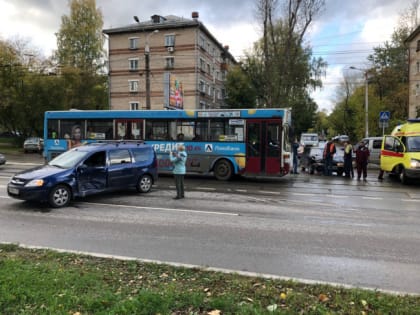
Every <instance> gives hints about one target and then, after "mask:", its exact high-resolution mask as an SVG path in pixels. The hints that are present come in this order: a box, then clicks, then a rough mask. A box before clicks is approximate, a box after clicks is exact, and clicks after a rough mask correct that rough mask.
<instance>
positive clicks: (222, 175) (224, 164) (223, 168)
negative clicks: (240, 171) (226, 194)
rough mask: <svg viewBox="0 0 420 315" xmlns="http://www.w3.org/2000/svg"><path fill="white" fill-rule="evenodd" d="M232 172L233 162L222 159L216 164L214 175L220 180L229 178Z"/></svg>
mask: <svg viewBox="0 0 420 315" xmlns="http://www.w3.org/2000/svg"><path fill="white" fill-rule="evenodd" d="M232 173H233V170H232V164H231V163H230V162H229V161H227V160H220V161H218V162H217V163H216V165H215V166H214V176H215V177H216V178H217V179H218V180H229V179H230V178H231V177H232Z"/></svg>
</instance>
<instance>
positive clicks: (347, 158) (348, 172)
mask: <svg viewBox="0 0 420 315" xmlns="http://www.w3.org/2000/svg"><path fill="white" fill-rule="evenodd" d="M344 174H345V176H346V178H350V177H351V178H353V177H354V172H353V146H352V145H351V144H350V142H348V141H344Z"/></svg>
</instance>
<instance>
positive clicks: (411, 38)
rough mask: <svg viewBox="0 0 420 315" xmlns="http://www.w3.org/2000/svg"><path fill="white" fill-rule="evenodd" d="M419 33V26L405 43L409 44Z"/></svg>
mask: <svg viewBox="0 0 420 315" xmlns="http://www.w3.org/2000/svg"><path fill="white" fill-rule="evenodd" d="M419 33H420V25H419V26H417V28H416V29H415V30H414V31H413V32H412V33H411V34H410V35H409V36H408V37H407V39H406V40H405V42H406V43H408V42H411V41H412V40H413V39H414V38H415V37H416V36H417V35H418V34H419Z"/></svg>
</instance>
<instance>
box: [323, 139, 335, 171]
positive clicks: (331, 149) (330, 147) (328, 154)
mask: <svg viewBox="0 0 420 315" xmlns="http://www.w3.org/2000/svg"><path fill="white" fill-rule="evenodd" d="M335 153H336V148H335V144H334V141H333V140H332V139H330V140H329V141H328V142H327V144H326V145H325V147H324V152H323V157H324V175H325V176H331V175H332V166H333V158H334V154H335Z"/></svg>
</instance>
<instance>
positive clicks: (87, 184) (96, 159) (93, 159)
mask: <svg viewBox="0 0 420 315" xmlns="http://www.w3.org/2000/svg"><path fill="white" fill-rule="evenodd" d="M77 180H78V183H77V186H78V189H79V194H80V195H81V196H86V195H91V194H94V193H98V192H102V191H104V190H105V189H106V187H107V166H106V151H99V152H95V153H93V154H92V155H90V156H89V157H88V158H86V159H85V160H84V161H83V162H82V163H81V164H80V165H79V166H78V168H77Z"/></svg>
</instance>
